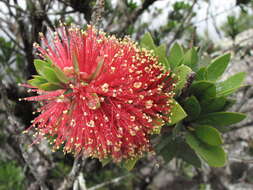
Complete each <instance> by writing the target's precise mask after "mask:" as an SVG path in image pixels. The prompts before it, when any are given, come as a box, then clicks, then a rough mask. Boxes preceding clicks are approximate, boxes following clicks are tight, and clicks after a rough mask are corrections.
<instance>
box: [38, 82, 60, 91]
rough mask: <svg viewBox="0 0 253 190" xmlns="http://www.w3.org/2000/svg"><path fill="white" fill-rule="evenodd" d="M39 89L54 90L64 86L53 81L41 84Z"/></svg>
mask: <svg viewBox="0 0 253 190" xmlns="http://www.w3.org/2000/svg"><path fill="white" fill-rule="evenodd" d="M39 89H41V90H45V91H53V90H59V89H62V86H60V85H57V84H52V83H45V84H42V85H40V86H39Z"/></svg>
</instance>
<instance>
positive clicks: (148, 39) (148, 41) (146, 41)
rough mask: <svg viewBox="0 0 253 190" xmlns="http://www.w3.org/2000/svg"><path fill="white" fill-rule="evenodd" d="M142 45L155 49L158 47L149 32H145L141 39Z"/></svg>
mask: <svg viewBox="0 0 253 190" xmlns="http://www.w3.org/2000/svg"><path fill="white" fill-rule="evenodd" d="M140 45H141V47H143V48H146V49H149V50H154V49H155V48H156V46H155V44H154V41H153V38H152V36H151V34H150V33H149V32H147V33H145V34H144V36H143V37H142V38H141V40H140Z"/></svg>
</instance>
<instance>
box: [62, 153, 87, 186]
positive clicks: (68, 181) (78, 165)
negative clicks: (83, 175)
mask: <svg viewBox="0 0 253 190" xmlns="http://www.w3.org/2000/svg"><path fill="white" fill-rule="evenodd" d="M85 162H86V159H85V158H82V157H76V158H75V160H74V163H73V166H72V169H71V171H70V173H69V174H68V176H67V177H66V178H65V179H64V181H63V182H62V184H61V185H60V188H59V189H58V190H67V189H69V188H71V187H72V186H73V184H74V182H75V180H76V178H77V176H78V174H79V173H80V171H81V170H82V168H83V167H84V165H85Z"/></svg>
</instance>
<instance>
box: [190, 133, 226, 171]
mask: <svg viewBox="0 0 253 190" xmlns="http://www.w3.org/2000/svg"><path fill="white" fill-rule="evenodd" d="M186 142H187V143H188V144H189V145H190V147H191V148H192V149H193V150H194V151H195V152H196V153H197V154H198V155H200V156H201V157H202V158H203V159H204V160H205V161H206V162H207V163H208V164H209V165H210V166H213V167H222V166H224V165H225V164H226V162H227V155H226V153H225V152H224V150H223V148H222V147H221V146H211V145H208V144H206V143H203V142H201V141H200V140H199V139H198V138H196V137H195V136H194V135H192V134H191V133H187V135H186Z"/></svg>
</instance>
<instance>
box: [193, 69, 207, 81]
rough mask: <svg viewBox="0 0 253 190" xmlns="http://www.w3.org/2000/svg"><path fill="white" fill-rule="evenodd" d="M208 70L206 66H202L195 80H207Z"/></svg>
mask: <svg viewBox="0 0 253 190" xmlns="http://www.w3.org/2000/svg"><path fill="white" fill-rule="evenodd" d="M206 72H207V68H206V67H202V68H200V69H199V70H198V71H197V73H196V76H195V80H206Z"/></svg>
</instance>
